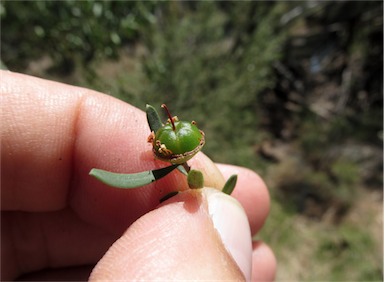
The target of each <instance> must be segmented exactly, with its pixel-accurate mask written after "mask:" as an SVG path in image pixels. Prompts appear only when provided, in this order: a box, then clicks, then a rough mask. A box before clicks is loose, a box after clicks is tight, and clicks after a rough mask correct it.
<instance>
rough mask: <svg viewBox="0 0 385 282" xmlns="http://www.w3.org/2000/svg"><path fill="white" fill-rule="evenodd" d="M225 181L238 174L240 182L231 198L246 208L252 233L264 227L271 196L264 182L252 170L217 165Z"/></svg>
mask: <svg viewBox="0 0 385 282" xmlns="http://www.w3.org/2000/svg"><path fill="white" fill-rule="evenodd" d="M217 166H218V168H219V169H220V171H221V172H222V174H223V176H224V178H225V179H228V178H229V177H230V176H231V175H233V174H237V175H238V181H237V184H236V186H235V189H234V191H233V193H232V194H231V196H233V197H234V198H236V199H237V200H238V201H239V202H240V203H241V204H242V206H243V207H244V209H245V211H246V214H247V217H248V219H249V222H250V228H251V233H252V234H256V233H257V232H258V231H259V230H260V229H261V227H262V226H263V224H264V222H265V220H266V218H267V216H268V214H269V210H270V196H269V192H268V190H267V187H266V185H265V183H264V182H263V180H262V179H261V178H260V177H259V176H258V175H257V174H256V173H255V172H253V171H252V170H250V169H247V168H243V167H238V166H233V165H225V164H217Z"/></svg>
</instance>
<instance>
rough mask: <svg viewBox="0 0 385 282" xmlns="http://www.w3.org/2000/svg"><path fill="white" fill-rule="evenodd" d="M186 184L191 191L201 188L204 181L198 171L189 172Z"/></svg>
mask: <svg viewBox="0 0 385 282" xmlns="http://www.w3.org/2000/svg"><path fill="white" fill-rule="evenodd" d="M187 183H188V186H189V187H190V188H191V189H199V188H203V185H204V179H203V174H202V172H200V171H199V170H194V169H192V170H190V171H189V173H188V175H187Z"/></svg>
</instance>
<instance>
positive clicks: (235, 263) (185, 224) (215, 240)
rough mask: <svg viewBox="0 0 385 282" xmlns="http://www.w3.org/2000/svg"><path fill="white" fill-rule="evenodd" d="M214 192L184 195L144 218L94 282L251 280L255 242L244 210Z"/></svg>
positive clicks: (114, 250)
mask: <svg viewBox="0 0 385 282" xmlns="http://www.w3.org/2000/svg"><path fill="white" fill-rule="evenodd" d="M211 191H213V190H209V189H204V192H203V194H201V192H200V191H193V190H190V191H187V192H184V193H181V194H179V195H177V196H176V197H174V198H172V199H170V200H168V202H167V204H166V205H163V206H161V207H160V208H158V209H156V210H154V211H152V212H150V213H148V214H146V215H145V216H143V217H141V218H140V219H139V220H138V221H136V222H135V223H134V224H133V225H132V226H130V228H129V229H128V231H127V232H126V233H125V234H124V235H123V236H122V237H121V238H120V239H119V240H118V241H117V242H116V243H115V244H114V245H113V246H112V247H111V248H110V250H109V251H108V252H107V254H106V255H105V256H104V257H103V258H102V260H101V261H100V262H99V263H98V265H97V266H96V267H95V269H94V270H93V272H92V274H91V277H90V280H135V279H141V280H154V279H158V280H170V279H173V280H178V279H193V280H202V279H204V280H213V279H215V280H244V277H242V274H243V275H244V276H246V277H248V278H250V274H251V239H250V230H249V225H248V222H247V218H246V216H245V214H244V213H243V209H241V208H240V206H239V204H238V203H236V201H234V199H233V198H231V197H229V196H227V195H225V194H223V193H219V192H216V193H213V192H211ZM214 226H215V227H214ZM230 226H231V227H232V228H229V227H230ZM235 233H236V234H235ZM202 252H203V253H204V254H203V253H202Z"/></svg>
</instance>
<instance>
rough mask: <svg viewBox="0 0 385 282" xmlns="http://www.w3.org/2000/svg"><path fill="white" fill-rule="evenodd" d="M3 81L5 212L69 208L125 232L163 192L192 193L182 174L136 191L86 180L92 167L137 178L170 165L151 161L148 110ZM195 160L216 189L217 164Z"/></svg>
mask: <svg viewBox="0 0 385 282" xmlns="http://www.w3.org/2000/svg"><path fill="white" fill-rule="evenodd" d="M2 78H3V79H2V82H3V83H2V85H1V92H2V95H1V99H2V103H1V106H2V118H3V120H4V123H3V124H4V126H3V127H2V128H1V136H2V150H1V154H2V160H3V161H4V162H3V163H5V164H6V165H5V166H3V168H2V170H1V176H2V193H1V203H2V210H23V211H52V210H59V209H62V208H63V207H65V206H66V205H67V204H68V203H70V205H71V206H72V207H73V208H74V210H75V211H76V212H77V213H78V214H79V215H80V216H81V218H83V219H84V220H86V221H87V222H90V223H94V224H97V225H99V226H102V227H105V228H109V229H111V230H113V231H114V232H122V231H123V230H125V228H126V227H127V226H129V225H130V224H131V223H132V222H133V221H134V220H136V219H137V218H138V217H140V216H141V215H143V214H144V213H146V212H148V211H149V210H151V209H153V208H154V207H155V206H157V205H158V203H159V199H160V198H162V197H163V196H164V195H165V194H167V193H168V192H170V191H174V190H184V189H186V188H187V183H186V180H185V178H184V177H183V176H182V175H181V174H180V173H179V172H177V171H175V172H173V173H171V174H170V175H169V176H167V177H166V178H164V179H162V180H160V181H157V182H156V183H154V184H150V185H147V186H145V187H142V188H140V189H135V190H130V191H128V190H119V189H114V188H110V187H108V186H106V185H104V184H102V183H100V182H98V181H96V180H95V179H93V178H92V177H90V176H89V175H88V172H89V171H90V169H91V168H93V167H96V168H102V169H106V170H110V171H115V172H122V173H123V172H125V173H132V172H138V171H143V170H149V169H156V168H159V167H161V166H165V165H167V164H165V163H163V162H160V161H157V160H155V159H154V157H153V156H152V153H151V145H150V144H147V142H146V140H147V136H148V134H149V128H148V125H147V121H146V117H145V114H144V113H143V111H140V110H138V109H136V108H134V107H132V106H130V105H128V104H126V103H123V102H121V101H119V100H117V99H114V98H112V97H109V96H106V95H102V94H99V93H96V92H93V91H89V90H86V89H82V88H77V87H72V86H68V85H64V84H59V83H55V82H49V81H45V80H41V79H38V78H33V77H29V76H25V75H21V74H15V73H11V72H2ZM196 158H197V159H201V162H197V163H198V166H199V163H200V166H201V167H199V168H200V169H202V170H203V171H204V173H205V174H206V175H210V177H209V178H208V179H211V180H213V181H212V182H213V183H212V185H213V186H215V185H217V184H218V183H221V182H222V183H223V177H222V176H221V174H220V173H219V171H218V169H217V168H216V166H215V165H214V164H213V163H212V162H211V161H209V160H208V159H207V158H206V157H204V155H203V154H198V155H197V156H196ZM216 183H217V184H216ZM210 186H211V185H210Z"/></svg>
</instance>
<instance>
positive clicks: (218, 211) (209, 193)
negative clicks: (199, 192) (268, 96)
mask: <svg viewBox="0 0 385 282" xmlns="http://www.w3.org/2000/svg"><path fill="white" fill-rule="evenodd" d="M203 193H204V195H205V196H206V199H207V203H208V210H209V214H210V216H211V218H212V220H213V223H214V227H215V229H216V230H217V231H218V233H219V235H220V237H221V239H222V242H223V244H224V245H225V247H226V249H227V251H228V252H229V253H230V254H231V256H232V257H233V258H234V260H235V262H236V263H237V264H238V266H239V268H240V269H241V271H242V272H243V274H244V275H245V278H246V281H250V279H251V257H252V242H251V232H250V225H249V222H248V220H247V216H246V214H245V211H244V210H243V208H242V206H241V204H240V203H239V202H238V201H237V200H235V199H234V198H233V197H231V196H229V195H226V194H224V193H222V192H220V191H218V190H215V189H211V188H205V189H203Z"/></svg>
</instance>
